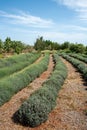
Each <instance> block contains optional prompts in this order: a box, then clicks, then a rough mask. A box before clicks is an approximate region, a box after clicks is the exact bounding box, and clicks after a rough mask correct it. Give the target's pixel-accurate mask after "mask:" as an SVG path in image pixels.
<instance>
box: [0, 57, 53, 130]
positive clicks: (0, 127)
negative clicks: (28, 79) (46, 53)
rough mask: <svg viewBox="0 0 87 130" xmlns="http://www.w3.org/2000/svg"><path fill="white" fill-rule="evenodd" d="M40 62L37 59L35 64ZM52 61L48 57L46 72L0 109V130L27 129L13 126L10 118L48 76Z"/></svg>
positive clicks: (51, 68)
mask: <svg viewBox="0 0 87 130" xmlns="http://www.w3.org/2000/svg"><path fill="white" fill-rule="evenodd" d="M40 60H41V58H40V59H38V60H37V61H36V62H35V63H38V62H39V61H40ZM53 66H54V63H53V59H52V55H50V60H49V65H48V69H47V71H45V72H43V73H42V74H41V76H40V77H39V78H36V79H35V80H34V81H33V82H32V83H30V84H29V86H27V87H26V88H24V89H22V90H21V91H20V92H18V93H17V94H15V95H14V96H13V97H12V98H11V100H10V101H9V102H7V103H5V104H4V105H3V106H2V107H0V130H27V128H25V127H23V126H21V125H17V124H15V123H14V122H13V121H12V119H11V117H12V115H13V114H14V112H15V111H17V109H18V108H19V107H20V105H21V104H22V102H23V101H24V100H26V99H27V98H28V97H29V96H30V94H31V93H32V92H34V91H35V90H37V89H39V88H40V87H41V85H42V83H43V82H44V81H46V79H47V78H48V77H49V76H50V74H51V72H52V70H53Z"/></svg>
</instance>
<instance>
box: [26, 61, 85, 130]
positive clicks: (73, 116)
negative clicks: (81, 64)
mask: <svg viewBox="0 0 87 130" xmlns="http://www.w3.org/2000/svg"><path fill="white" fill-rule="evenodd" d="M62 60H63V62H64V63H65V64H66V66H67V68H68V77H67V79H66V80H65V83H64V85H63V86H62V88H61V90H60V92H59V94H58V99H57V105H56V107H55V109H54V110H53V111H52V112H51V113H50V114H49V118H48V120H47V122H45V123H43V124H42V125H40V126H38V127H37V128H27V130H87V116H86V115H85V110H86V109H87V91H86V90H85V88H87V85H85V84H84V81H83V80H82V77H81V75H80V73H79V72H77V71H76V69H75V68H74V67H73V66H72V65H71V64H70V63H69V62H67V61H66V60H64V59H62Z"/></svg>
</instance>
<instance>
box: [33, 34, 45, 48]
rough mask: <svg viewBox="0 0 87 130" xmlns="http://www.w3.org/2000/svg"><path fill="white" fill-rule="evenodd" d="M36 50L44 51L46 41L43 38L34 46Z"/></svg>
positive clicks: (38, 39) (37, 40)
mask: <svg viewBox="0 0 87 130" xmlns="http://www.w3.org/2000/svg"><path fill="white" fill-rule="evenodd" d="M34 48H35V49H36V50H44V40H43V37H40V38H37V39H36V42H35V44H34Z"/></svg>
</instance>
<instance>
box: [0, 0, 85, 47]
mask: <svg viewBox="0 0 87 130" xmlns="http://www.w3.org/2000/svg"><path fill="white" fill-rule="evenodd" d="M39 36H43V38H44V39H48V40H52V41H54V42H58V43H63V42H64V41H69V42H74V43H75V42H78V43H83V44H85V45H87V0H0V39H2V40H3V41H4V40H5V38H6V37H10V38H11V39H12V40H20V41H22V42H24V43H27V44H32V45H33V44H34V42H35V41H36V38H37V37H39Z"/></svg>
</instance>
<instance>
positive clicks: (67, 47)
mask: <svg viewBox="0 0 87 130" xmlns="http://www.w3.org/2000/svg"><path fill="white" fill-rule="evenodd" d="M69 47H70V43H69V42H68V41H66V42H64V43H63V44H62V45H61V49H63V50H64V49H69Z"/></svg>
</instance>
